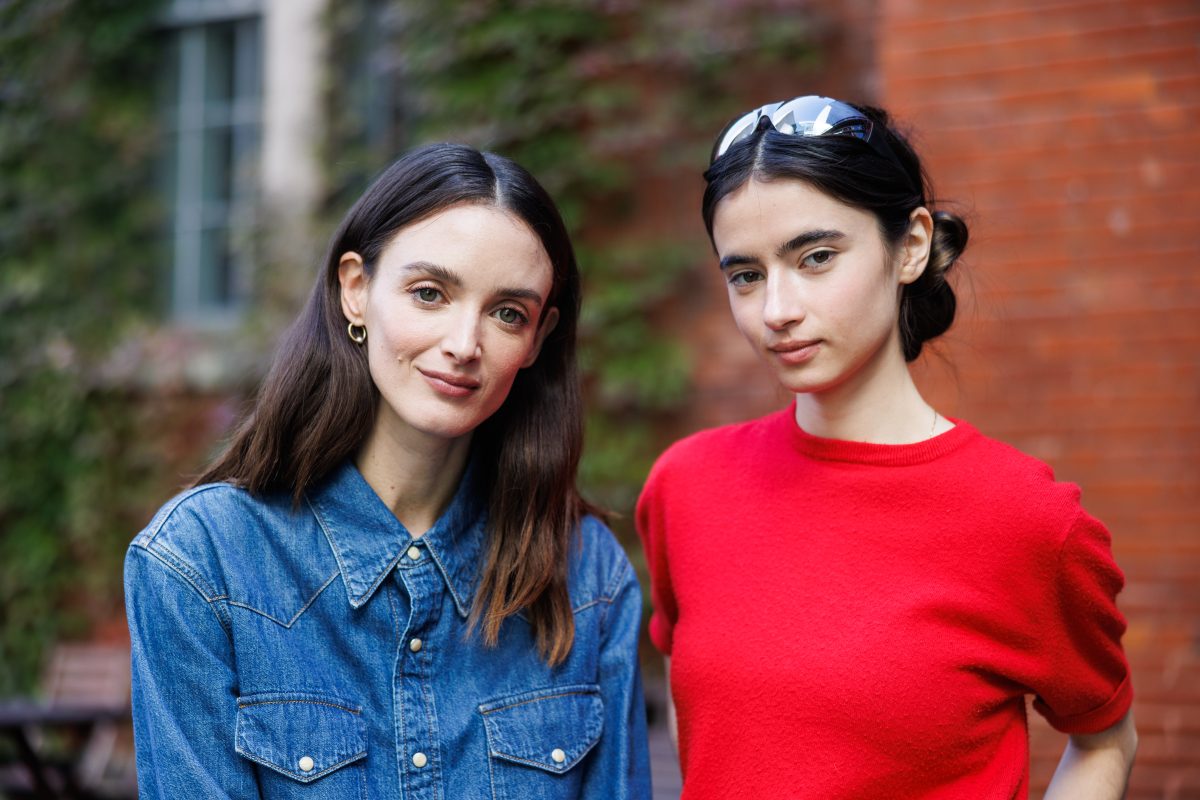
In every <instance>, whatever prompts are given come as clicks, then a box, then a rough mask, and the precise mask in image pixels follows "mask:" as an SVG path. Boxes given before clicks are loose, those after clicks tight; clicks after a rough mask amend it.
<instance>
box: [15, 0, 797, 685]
mask: <svg viewBox="0 0 1200 800" xmlns="http://www.w3.org/2000/svg"><path fill="white" fill-rule="evenodd" d="M163 6H164V3H163V2H162V0H121V1H120V2H118V1H117V0H10V2H4V3H0V109H2V110H0V174H3V176H4V178H3V181H0V276H2V277H0V318H2V319H0V342H2V348H0V352H2V353H3V359H2V361H0V420H2V424H0V531H2V532H3V533H2V535H0V695H3V694H9V693H12V692H15V691H18V690H25V689H27V688H28V687H29V686H30V685H31V684H32V682H33V679H34V677H35V676H36V672H37V667H38V665H39V663H40V661H41V658H42V654H43V652H44V649H45V648H46V647H47V646H48V645H49V644H50V643H52V642H53V641H55V640H58V639H62V638H71V637H80V636H86V635H88V631H89V628H92V627H94V626H95V625H96V624H97V623H98V621H99V620H102V619H103V618H104V617H105V615H108V616H109V617H111V616H113V615H118V616H119V614H120V608H121V591H120V578H121V574H120V573H121V561H122V557H123V552H124V545H125V544H126V543H127V541H128V540H129V539H130V538H131V537H132V535H133V533H134V532H135V531H137V530H138V529H139V528H140V527H142V526H143V525H144V524H145V521H146V520H147V519H148V518H149V516H150V515H151V514H152V512H153V510H154V508H155V507H156V506H157V505H158V504H159V503H161V502H162V501H164V500H165V499H166V494H165V493H169V491H170V487H171V486H173V485H177V484H176V483H174V482H175V481H176V480H177V478H178V473H177V471H175V467H176V465H174V464H169V463H168V461H169V459H168V457H167V456H165V455H164V453H163V451H162V448H161V447H160V446H157V445H156V444H155V443H154V442H153V441H152V439H153V437H152V436H151V435H150V433H149V431H150V429H151V428H153V427H154V424H153V419H154V413H155V411H154V409H155V406H156V400H157V398H156V396H155V393H154V390H153V389H148V388H147V387H145V386H144V385H143V386H141V387H140V388H139V385H138V384H137V383H136V382H135V381H131V380H129V379H128V378H123V377H121V375H122V374H124V373H122V372H121V370H119V369H117V370H114V369H112V362H113V360H114V355H113V354H114V352H117V351H118V350H119V349H120V348H121V346H122V344H123V342H125V341H127V340H128V339H129V338H130V337H137V336H140V335H142V334H143V333H144V332H145V331H146V330H148V329H149V328H152V327H154V326H156V325H158V326H161V325H169V324H170V321H169V320H168V319H165V318H164V312H165V309H164V307H163V306H164V302H163V297H164V295H165V292H164V289H163V286H162V282H163V280H164V275H165V271H164V269H163V266H162V265H163V263H164V261H165V259H166V258H167V256H168V254H167V253H166V251H165V248H164V247H163V246H162V243H163V241H164V236H163V233H162V231H163V227H164V225H165V224H166V220H165V219H164V218H163V217H164V212H163V209H164V207H165V206H164V203H163V201H162V197H161V194H160V189H159V187H158V186H157V185H156V176H155V167H156V163H157V160H158V158H159V157H160V155H161V154H160V153H159V152H158V148H159V147H160V141H159V136H158V131H157V126H156V122H157V117H156V110H155V85H154V81H153V80H148V77H149V76H153V75H154V74H155V72H156V70H157V69H159V68H160V67H161V64H162V58H163V56H162V53H161V49H162V44H161V37H160V36H158V35H157V34H156V20H157V19H158V18H159V17H160V15H161V14H162V8H163ZM323 24H324V25H325V28H326V34H327V37H328V40H327V48H326V52H327V54H328V56H327V57H328V63H327V65H326V78H325V91H324V95H323V104H324V109H323V110H324V113H323V115H322V120H323V123H324V130H323V131H321V133H320V140H321V156H320V162H321V166H322V169H323V170H324V171H325V174H324V175H323V179H324V195H323V197H322V198H321V200H320V202H319V204H318V212H317V214H316V218H314V219H313V220H312V221H311V230H312V231H313V236H312V238H313V240H314V241H319V240H320V239H321V238H322V236H323V235H324V234H325V233H327V232H328V231H329V230H331V229H332V227H333V226H334V225H335V224H336V221H337V220H338V219H339V218H340V217H341V215H342V214H343V213H344V212H345V210H346V209H347V208H348V207H349V205H350V204H351V202H352V201H353V200H354V199H355V198H356V197H357V195H358V194H359V193H360V192H361V191H362V190H363V189H364V188H365V187H366V185H367V183H368V182H369V181H370V179H371V177H372V176H373V175H375V174H376V173H377V172H379V171H380V170H381V169H383V168H384V167H385V166H386V165H387V164H388V163H389V162H390V161H391V160H392V159H393V158H395V156H396V155H397V153H398V152H400V151H401V150H402V149H404V148H405V147H408V146H411V145H414V144H418V143H421V142H425V141H432V140H454V141H462V142H467V143H469V144H473V145H476V146H478V147H482V148H486V149H490V150H494V151H496V152H499V153H501V154H503V155H506V156H509V157H512V158H514V159H515V160H517V161H518V162H520V163H522V164H523V165H525V166H527V167H528V168H529V169H530V170H531V171H532V172H533V173H534V174H535V175H537V176H538V178H539V179H540V180H541V181H542V182H543V183H544V184H545V185H546V187H547V188H548V189H549V191H550V192H551V194H552V195H553V196H554V197H555V199H556V200H557V201H558V203H559V204H560V207H561V209H562V211H563V214H564V217H565V218H566V220H567V223H568V226H569V228H570V230H571V232H572V235H573V237H574V240H575V243H576V246H577V250H578V255H579V260H580V265H581V268H582V270H583V273H584V276H585V295H584V297H585V300H584V317H583V320H582V324H581V361H582V366H583V369H584V379H585V388H586V396H587V398H588V403H589V409H590V411H589V418H588V423H587V424H588V443H587V449H586V454H585V460H584V463H583V466H582V474H581V480H582V483H583V488H584V491H585V494H586V495H587V496H588V497H589V498H590V499H592V500H594V501H596V502H599V503H600V504H602V505H604V506H606V507H608V508H610V509H612V510H614V511H616V512H618V515H619V516H618V517H617V527H618V528H619V532H620V533H622V535H623V538H625V541H626V542H627V543H630V542H632V541H633V539H632V533H631V527H630V520H629V517H630V513H629V512H630V511H631V509H632V505H633V501H634V499H635V498H636V495H637V491H638V489H639V488H640V483H641V481H642V479H643V478H644V476H645V474H646V471H647V470H648V468H649V465H650V463H651V461H652V459H653V457H654V456H655V455H656V454H657V453H658V452H659V451H660V450H661V449H662V447H663V446H664V444H665V442H663V441H661V437H660V436H658V435H656V433H655V428H656V424H657V422H659V421H662V420H664V419H667V418H669V417H670V416H671V415H672V414H673V413H674V412H676V411H677V410H678V409H679V408H680V407H681V405H682V400H683V398H684V396H685V393H686V392H687V389H688V384H689V374H690V369H691V365H690V364H689V360H688V358H687V354H686V352H685V351H684V349H683V348H682V346H681V345H680V344H679V343H677V342H675V341H672V340H669V339H667V338H664V337H663V336H662V335H660V334H659V333H658V332H657V329H656V318H657V317H658V316H659V315H660V313H661V312H662V310H663V309H664V308H667V307H669V306H670V304H671V302H672V297H673V295H674V294H675V292H676V291H677V290H678V288H679V287H680V285H681V282H682V281H684V280H686V279H687V275H688V269H689V268H690V267H693V266H694V265H695V264H696V263H698V262H705V261H706V260H707V259H708V258H709V253H708V252H707V243H706V242H704V241H703V237H702V233H701V229H700V228H699V225H697V226H696V229H695V230H694V231H693V232H691V233H690V234H689V235H687V236H681V235H680V234H679V232H678V231H675V230H671V229H669V228H666V227H663V226H660V225H658V224H657V223H656V221H655V218H654V206H655V204H656V203H659V202H661V201H662V198H663V196H664V194H663V193H664V192H668V193H669V192H670V191H671V189H670V183H671V181H677V180H679V179H680V176H681V175H682V176H685V178H684V179H689V178H690V179H693V180H696V181H699V176H698V174H697V169H696V167H697V165H700V164H704V163H706V160H707V152H708V148H709V146H710V144H711V136H712V132H713V131H714V130H716V129H718V128H719V126H720V125H721V123H722V122H724V118H723V116H724V115H725V114H726V113H727V112H728V110H729V109H730V108H732V107H733V105H734V101H733V97H734V96H736V93H737V89H738V87H739V86H740V87H742V88H743V90H744V87H745V83H746V81H747V79H748V78H747V76H750V77H751V78H752V76H753V75H754V74H755V73H756V71H761V70H769V69H770V67H771V65H772V64H775V63H778V62H780V61H786V62H787V63H788V64H789V65H790V68H792V69H795V68H796V67H797V66H800V65H803V63H804V62H805V60H806V59H813V58H815V55H816V51H815V50H814V48H813V47H812V46H811V45H809V44H806V42H808V41H810V37H809V35H808V34H809V31H807V30H806V28H805V25H806V22H805V17H804V15H799V14H790V15H787V16H786V17H782V18H781V17H780V16H779V15H778V14H774V13H772V7H771V3H770V2H768V0H745V2H739V3H728V4H701V3H695V2H682V1H681V0H675V1H674V2H664V3H637V2H633V0H624V1H623V0H507V1H505V0H470V1H469V2H465V1H464V2H451V3H446V2H444V1H441V0H343V1H341V2H332V3H329V4H328V6H327V10H326V12H325V15H324V20H323ZM263 219H264V220H268V219H270V217H269V215H263ZM263 224H266V223H265V222H264V223H263ZM259 235H260V237H261V238H262V239H263V242H264V243H263V245H262V246H261V248H260V250H261V252H260V255H259V267H258V269H259V274H257V275H256V276H255V279H254V285H255V287H256V289H255V291H256V296H255V297H254V298H253V304H252V306H251V311H253V313H249V314H247V315H246V316H247V319H246V321H245V326H246V327H247V329H252V328H255V326H258V328H261V326H262V325H263V324H264V323H263V320H272V321H275V320H283V319H287V318H290V317H291V316H292V314H294V310H295V307H296V304H297V301H298V298H297V295H296V287H297V286H298V285H303V284H307V283H308V281H309V280H310V278H311V270H312V268H313V266H314V265H315V264H316V263H317V260H318V259H317V256H318V255H319V254H318V253H316V252H314V253H313V254H312V257H311V259H310V260H309V261H308V262H306V263H296V260H295V258H294V256H293V254H292V253H284V252H282V251H276V252H272V250H271V242H270V236H269V235H268V234H267V232H265V231H260V232H259ZM268 324H275V323H268ZM276 327H277V324H276ZM258 332H261V331H258ZM270 333H271V335H270V336H257V335H256V336H251V337H246V338H247V339H250V340H252V341H258V342H266V343H267V344H259V345H257V346H258V347H259V348H260V349H262V350H263V351H264V354H265V352H267V350H269V347H270V345H271V344H272V343H273V340H274V336H275V334H277V333H278V330H274V331H271V332H270ZM260 361H261V359H260ZM253 389H254V386H253V381H251V383H250V384H248V385H246V386H244V387H242V395H243V396H242V397H240V398H234V401H238V400H242V401H244V400H245V399H246V397H248V396H249V395H250V394H251V393H252V392H253ZM215 444H216V443H209V444H208V446H207V447H206V448H205V451H204V452H202V453H200V454H199V458H200V459H202V458H203V457H204V456H205V455H207V454H210V453H211V452H212V447H213V446H215ZM198 467H199V462H198V461H197V463H194V464H192V465H191V468H192V469H195V468H198ZM635 552H640V551H635Z"/></svg>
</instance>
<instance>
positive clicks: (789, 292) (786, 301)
mask: <svg viewBox="0 0 1200 800" xmlns="http://www.w3.org/2000/svg"><path fill="white" fill-rule="evenodd" d="M789 277H790V275H789V274H788V273H783V274H778V273H777V274H774V275H768V276H767V279H766V283H767V286H766V291H765V292H763V324H765V325H766V326H767V327H768V328H770V329H771V330H773V331H780V332H782V331H785V330H787V329H788V328H790V327H791V326H793V325H795V324H796V323H798V322H800V321H801V320H803V319H804V313H805V311H804V302H803V298H802V297H801V292H800V289H799V287H797V286H795V285H793V284H794V283H795V282H794V281H790V280H788V278H789Z"/></svg>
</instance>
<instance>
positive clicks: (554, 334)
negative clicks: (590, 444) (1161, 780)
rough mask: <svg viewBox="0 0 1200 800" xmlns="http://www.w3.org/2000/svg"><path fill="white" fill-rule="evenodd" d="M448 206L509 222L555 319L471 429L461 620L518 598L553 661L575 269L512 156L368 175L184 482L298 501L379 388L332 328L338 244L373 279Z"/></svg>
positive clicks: (575, 455)
mask: <svg viewBox="0 0 1200 800" xmlns="http://www.w3.org/2000/svg"><path fill="white" fill-rule="evenodd" d="M460 204H479V205H486V206H491V207H494V208H497V209H501V210H504V211H506V212H508V213H511V214H513V215H514V216H516V217H518V218H519V219H521V220H523V221H524V222H525V224H527V225H528V226H529V227H530V229H532V230H533V232H534V233H535V234H536V235H537V237H538V239H539V240H540V241H541V244H542V246H543V247H544V248H545V250H546V253H547V255H548V256H549V258H550V263H551V265H552V267H553V272H554V275H553V282H552V284H551V289H550V297H549V298H548V300H547V302H546V303H545V304H544V306H543V312H542V313H543V315H544V314H545V310H546V309H549V308H551V307H555V308H557V309H558V313H559V317H558V324H557V325H556V326H555V327H554V329H553V330H552V331H551V332H550V334H549V335H548V336H547V338H546V340H545V341H544V342H543V344H542V347H541V351H540V353H539V355H538V357H537V360H536V361H535V362H534V363H533V364H532V365H531V366H529V367H527V368H525V369H522V370H521V371H520V372H519V373H518V374H517V377H516V380H515V381H514V382H513V385H512V389H511V390H510V392H509V395H508V398H507V399H506V400H505V402H504V404H503V405H502V406H501V407H500V409H499V411H497V412H496V413H495V414H494V415H493V416H492V417H491V418H490V419H488V420H486V421H485V422H484V423H483V424H482V425H481V426H480V427H479V428H478V429H477V430H476V431H475V432H474V436H473V439H472V450H473V452H474V453H475V461H476V470H477V474H479V476H480V477H481V478H482V479H481V480H480V481H479V485H480V486H482V487H483V492H484V494H485V495H486V498H487V503H488V512H489V516H488V527H489V531H488V545H487V557H486V562H485V564H484V566H483V568H482V572H481V581H480V585H479V590H478V591H477V593H476V596H475V600H474V607H473V609H472V620H473V621H474V623H476V624H480V625H481V627H482V631H483V637H484V641H485V642H486V643H488V644H495V643H496V641H497V639H498V637H499V632H500V627H501V625H502V623H503V622H504V620H506V619H507V618H508V617H510V616H512V615H514V614H516V613H517V612H518V611H520V610H522V609H524V610H525V612H526V614H527V616H528V617H529V621H530V623H531V624H532V626H533V629H534V632H535V636H536V638H537V642H538V648H539V650H540V652H541V654H542V656H543V657H544V658H546V660H547V661H548V662H549V663H551V664H556V663H559V662H561V661H562V660H563V659H565V658H566V656H567V654H568V653H569V652H570V649H571V643H572V641H573V639H574V632H575V627H574V617H573V616H572V611H571V603H570V598H569V597H568V594H567V566H568V552H569V550H570V544H571V539H572V536H573V535H574V532H575V530H576V528H577V527H578V524H579V521H580V517H581V516H582V514H583V513H584V512H585V510H586V504H585V503H584V502H583V500H582V499H581V497H580V495H579V493H578V490H577V489H576V485H575V476H576V472H577V469H578V465H579V457H580V452H581V449H582V446H583V422H582V403H581V399H580V393H579V380H578V375H577V370H576V363H575V331H576V325H577V322H578V319H579V304H580V280H579V270H578V267H577V265H576V262H575V253H574V250H573V249H572V247H571V241H570V238H569V237H568V235H567V230H566V227H565V226H564V224H563V221H562V218H561V217H560V216H559V213H558V209H557V208H556V207H555V205H554V202H553V200H551V199H550V196H549V195H548V194H547V193H546V191H545V190H544V189H543V188H542V187H541V185H540V184H538V182H537V181H536V180H535V179H534V178H533V176H532V175H530V174H529V173H528V172H527V171H526V170H524V169H523V168H521V167H520V166H519V165H517V164H515V163H514V162H512V161H510V160H508V159H506V158H503V157H501V156H498V155H495V154H493V153H486V152H479V151H477V150H474V149H472V148H470V147H466V146H463V145H455V144H433V145H427V146H425V147H421V148H418V149H415V150H412V151H410V152H409V153H407V154H406V155H404V156H403V157H401V158H400V159H399V160H397V161H396V162H395V163H394V164H392V165H391V166H390V167H389V168H388V169H387V170H385V171H384V172H383V174H381V175H380V176H379V178H377V179H376V180H375V182H374V183H373V184H372V185H371V186H370V187H369V188H368V189H367V191H366V192H365V193H364V194H363V195H362V197H361V198H359V200H358V202H356V203H355V204H354V206H353V207H352V208H351V209H350V210H349V211H348V212H347V213H346V216H345V217H344V218H343V220H342V223H341V225H340V226H339V227H338V229H337V231H336V232H335V233H334V234H333V237H332V239H331V240H330V245H329V249H328V251H327V253H326V255H325V259H324V262H323V264H322V268H321V274H320V276H319V277H318V279H317V283H316V285H315V286H314V287H313V290H312V293H311V295H310V296H309V298H308V302H307V303H306V305H305V307H304V310H303V311H302V312H301V314H300V317H299V318H298V319H297V320H296V322H295V323H294V324H293V325H292V327H291V329H290V330H289V331H288V333H287V334H286V336H285V337H284V339H283V342H282V344H281V345H280V348H279V350H278V352H277V353H276V355H275V359H274V362H273V364H272V366H271V369H270V371H269V373H268V374H267V377H266V379H265V381H264V382H263V385H262V387H261V389H260V390H259V393H258V397H257V399H256V401H255V404H254V407H253V410H252V412H251V413H250V415H249V416H248V417H247V418H246V419H245V420H244V421H243V423H242V424H241V426H240V427H239V428H238V430H237V432H236V433H235V434H234V436H233V439H232V441H231V442H230V444H229V446H228V447H227V449H226V450H225V452H224V453H223V454H222V455H220V456H219V457H218V458H217V459H216V461H214V462H213V463H212V464H211V465H210V466H209V467H208V469H207V470H206V471H205V472H204V474H203V475H201V476H200V477H199V478H198V479H197V481H196V482H197V484H200V483H209V482H214V481H228V482H230V483H233V484H235V485H238V486H242V487H244V488H245V489H247V490H249V491H250V492H252V493H255V494H261V493H266V492H271V491H284V492H288V493H290V494H291V495H292V498H293V500H294V502H296V503H300V502H301V501H302V499H303V496H304V493H305V492H306V491H307V490H308V489H309V488H310V487H313V486H315V485H317V484H318V483H320V482H321V480H323V479H324V478H325V476H326V475H328V474H329V473H330V472H331V471H332V470H333V469H334V468H335V467H337V466H338V465H339V464H340V463H342V462H343V461H344V460H346V459H348V458H353V457H354V455H355V454H356V453H357V452H358V450H359V448H360V447H361V446H362V445H363V443H364V442H365V441H366V440H367V437H368V435H369V434H370V432H371V430H372V427H373V425H374V423H375V417H376V410H377V406H378V403H379V391H378V390H377V389H376V387H375V384H374V382H373V381H372V378H371V374H370V371H369V369H368V367H367V355H366V350H365V349H364V348H360V347H358V346H357V345H356V344H355V343H354V342H352V341H351V340H350V338H349V337H348V336H347V334H346V325H347V320H346V318H345V316H344V315H343V312H342V306H341V299H340V298H341V294H340V284H339V281H338V263H339V261H340V259H341V257H342V255H343V254H345V253H348V252H355V253H358V254H359V255H360V256H361V257H362V259H363V263H364V265H365V270H366V272H367V275H368V277H373V275H374V272H375V268H376V266H377V265H378V263H379V259H380V256H381V254H382V253H383V251H384V248H385V247H386V246H387V244H388V243H389V242H390V241H391V239H392V238H393V237H394V236H395V235H396V233H397V232H398V231H400V229H402V228H404V227H405V226H408V225H411V224H412V223H414V222H418V221H420V220H423V219H425V218H427V217H430V216H432V215H434V214H436V213H438V212H440V211H444V210H446V209H448V208H450V207H452V206H456V205H460ZM539 323H540V320H539Z"/></svg>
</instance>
